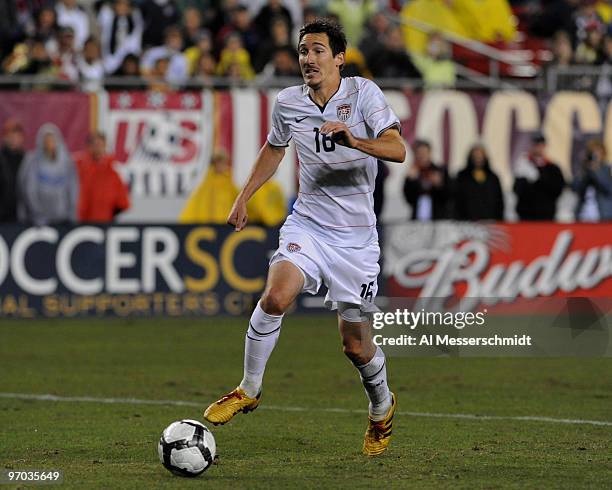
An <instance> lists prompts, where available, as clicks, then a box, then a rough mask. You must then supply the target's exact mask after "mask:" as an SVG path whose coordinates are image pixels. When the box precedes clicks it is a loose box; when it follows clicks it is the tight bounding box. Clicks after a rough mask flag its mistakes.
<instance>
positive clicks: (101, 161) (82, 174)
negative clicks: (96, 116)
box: [77, 131, 130, 223]
mask: <svg viewBox="0 0 612 490" xmlns="http://www.w3.org/2000/svg"><path fill="white" fill-rule="evenodd" d="M87 142H88V147H89V148H88V150H87V151H86V152H84V153H83V154H82V155H80V157H79V158H78V159H77V170H78V173H79V182H80V188H81V192H80V195H79V221H93V222H97V223H108V222H111V221H113V219H114V217H115V216H116V215H117V214H119V213H121V212H122V211H125V210H126V209H128V208H129V207H130V198H129V193H128V189H127V187H126V185H125V184H124V183H123V181H122V180H121V177H119V174H118V173H117V172H116V171H115V169H114V168H113V164H114V157H113V156H112V155H109V154H107V153H106V136H105V135H104V133H102V132H100V131H96V132H94V133H92V134H91V135H90V136H89V138H88V141H87Z"/></svg>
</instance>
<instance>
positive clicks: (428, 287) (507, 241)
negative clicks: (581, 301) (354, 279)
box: [384, 222, 612, 308]
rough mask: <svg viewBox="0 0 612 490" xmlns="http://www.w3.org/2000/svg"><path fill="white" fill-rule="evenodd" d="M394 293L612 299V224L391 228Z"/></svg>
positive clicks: (389, 271)
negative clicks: (611, 239)
mask: <svg viewBox="0 0 612 490" xmlns="http://www.w3.org/2000/svg"><path fill="white" fill-rule="evenodd" d="M385 233H386V234H385V267H384V275H385V276H386V277H387V278H388V282H387V295H388V296H411V297H418V298H424V299H431V301H439V300H445V299H448V298H462V299H464V301H462V307H463V308H465V307H466V302H467V303H468V304H471V305H472V306H475V305H476V304H478V303H481V302H482V303H485V304H497V303H504V302H505V303H512V302H515V301H516V300H517V299H520V298H523V299H533V298H542V297H550V296H557V297H559V296H591V297H612V245H611V244H610V243H611V242H610V237H612V225H605V224H602V225H587V224H578V225H560V224H555V223H537V224H536V223H534V224H525V223H520V224H519V223H517V224H495V225H483V224H472V223H469V224H468V223H451V222H441V223H435V224H430V223H427V224H425V223H409V224H405V225H399V226H389V227H386V229H385Z"/></svg>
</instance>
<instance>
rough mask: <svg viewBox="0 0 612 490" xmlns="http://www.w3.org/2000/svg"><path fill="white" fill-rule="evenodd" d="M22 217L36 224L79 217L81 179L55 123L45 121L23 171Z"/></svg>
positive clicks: (20, 182)
mask: <svg viewBox="0 0 612 490" xmlns="http://www.w3.org/2000/svg"><path fill="white" fill-rule="evenodd" d="M17 188H18V196H19V203H18V209H17V213H18V218H19V221H20V222H22V223H27V224H34V225H48V224H63V223H73V222H75V221H76V218H77V202H78V198H79V181H78V177H77V171H76V166H75V164H74V161H73V160H72V158H71V156H70V153H69V152H68V149H67V148H66V145H65V143H64V138H63V136H62V133H61V132H60V130H59V129H58V127H57V126H55V125H54V124H50V123H47V124H44V125H42V126H41V127H40V129H39V130H38V133H37V135H36V148H35V149H34V150H33V151H31V152H29V153H28V154H27V155H26V157H25V160H24V162H23V164H22V166H21V168H20V170H19V174H18V177H17Z"/></svg>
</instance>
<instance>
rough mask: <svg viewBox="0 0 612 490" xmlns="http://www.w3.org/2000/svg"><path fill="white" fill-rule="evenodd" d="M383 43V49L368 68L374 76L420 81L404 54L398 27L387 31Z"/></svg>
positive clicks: (409, 60) (402, 40)
mask: <svg viewBox="0 0 612 490" xmlns="http://www.w3.org/2000/svg"><path fill="white" fill-rule="evenodd" d="M384 42H385V44H384V49H383V50H382V51H381V52H380V53H378V55H377V56H376V58H375V59H374V60H373V62H372V64H371V66H370V68H371V70H372V73H373V74H374V76H375V77H383V78H387V77H394V78H415V79H420V78H421V74H420V72H419V70H417V68H416V67H415V66H414V64H413V63H412V59H411V58H410V56H409V55H408V53H407V52H406V48H405V47H404V39H403V37H402V31H401V29H400V28H399V27H398V26H394V27H392V28H391V29H390V30H389V32H388V33H387V35H386V36H385V41H384Z"/></svg>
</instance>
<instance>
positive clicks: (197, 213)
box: [179, 167, 238, 224]
mask: <svg viewBox="0 0 612 490" xmlns="http://www.w3.org/2000/svg"><path fill="white" fill-rule="evenodd" d="M237 196H238V189H237V188H236V186H235V185H234V182H233V180H232V176H231V174H230V173H229V172H226V173H221V174H219V173H217V172H215V170H214V169H213V168H212V167H211V168H210V169H209V170H208V173H207V174H206V177H205V178H204V179H203V180H202V182H200V184H199V185H198V186H197V187H196V188H195V189H194V190H193V192H192V193H191V195H190V196H189V199H188V200H187V204H185V207H184V208H183V211H182V212H181V215H180V216H179V222H180V223H210V224H225V223H227V217H228V215H229V213H230V211H231V210H232V205H233V204H234V201H235V200H236V197H237Z"/></svg>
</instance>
